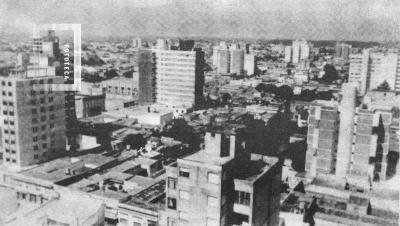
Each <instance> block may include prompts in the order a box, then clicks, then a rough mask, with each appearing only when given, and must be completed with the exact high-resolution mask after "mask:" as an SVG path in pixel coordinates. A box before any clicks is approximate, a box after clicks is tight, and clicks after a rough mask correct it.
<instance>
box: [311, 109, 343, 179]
mask: <svg viewBox="0 0 400 226" xmlns="http://www.w3.org/2000/svg"><path fill="white" fill-rule="evenodd" d="M338 131H339V111H338V106H337V105H336V104H334V103H331V102H326V101H314V102H313V103H312V104H311V105H310V114H309V117H308V135H307V152H306V165H305V169H306V171H307V172H309V173H310V175H311V176H313V177H315V176H316V174H317V173H323V174H333V173H334V172H335V164H336V163H335V159H336V152H337V141H338Z"/></svg>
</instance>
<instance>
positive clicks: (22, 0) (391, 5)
mask: <svg viewBox="0 0 400 226" xmlns="http://www.w3.org/2000/svg"><path fill="white" fill-rule="evenodd" d="M35 23H80V24H82V35H83V37H85V36H90V35H96V36H105V37H109V36H159V37H162V36H181V37H188V36H201V37H222V38H261V39H299V38H305V39H310V40H360V41H399V40H400V32H399V31H400V1H398V0H0V34H1V32H3V33H7V32H8V33H12V32H16V31H25V32H28V31H31V30H32V27H33V24H35Z"/></svg>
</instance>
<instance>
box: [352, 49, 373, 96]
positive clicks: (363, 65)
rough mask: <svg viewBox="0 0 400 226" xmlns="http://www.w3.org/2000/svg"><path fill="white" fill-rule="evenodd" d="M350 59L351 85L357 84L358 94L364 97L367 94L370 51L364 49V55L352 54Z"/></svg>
mask: <svg viewBox="0 0 400 226" xmlns="http://www.w3.org/2000/svg"><path fill="white" fill-rule="evenodd" d="M349 58H350V60H349V61H350V66H349V83H353V84H356V85H357V87H358V93H359V94H360V95H364V94H365V93H366V92H367V73H368V64H369V50H367V49H364V50H363V52H362V54H351V55H350V56H349Z"/></svg>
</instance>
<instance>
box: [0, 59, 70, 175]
mask: <svg viewBox="0 0 400 226" xmlns="http://www.w3.org/2000/svg"><path fill="white" fill-rule="evenodd" d="M51 69H52V70H51ZM63 82H64V80H63V77H58V76H55V73H54V68H52V67H41V68H39V66H34V68H28V69H27V70H20V69H15V70H14V71H12V72H11V73H10V74H9V75H8V76H0V86H1V95H0V109H1V114H0V125H1V126H0V127H1V128H2V137H1V144H2V145H1V146H2V150H1V152H2V154H3V159H4V164H6V165H8V166H11V167H16V168H23V167H26V166H29V165H32V164H36V163H40V162H45V161H48V160H50V159H53V158H56V157H58V156H60V155H63V154H64V152H65V148H66V146H65V145H66V144H65V132H66V131H65V130H66V129H65V123H66V116H65V94H64V92H63V91H52V90H51V89H47V88H46V87H48V86H46V84H63Z"/></svg>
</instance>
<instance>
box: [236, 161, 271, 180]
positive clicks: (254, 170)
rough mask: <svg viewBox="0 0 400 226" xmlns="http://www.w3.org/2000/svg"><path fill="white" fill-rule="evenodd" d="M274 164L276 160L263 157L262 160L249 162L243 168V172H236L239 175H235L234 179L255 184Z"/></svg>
mask: <svg viewBox="0 0 400 226" xmlns="http://www.w3.org/2000/svg"><path fill="white" fill-rule="evenodd" d="M276 163H278V158H274V157H264V158H263V160H256V161H255V160H251V161H250V162H248V163H247V164H246V165H245V166H243V167H244V168H243V170H240V171H238V172H239V174H236V175H235V179H239V180H246V181H249V182H252V183H253V182H255V181H256V180H258V178H260V177H261V176H262V175H263V174H265V173H266V172H267V171H268V170H270V169H271V168H272V167H273V166H274V165H275V164H276Z"/></svg>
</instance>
